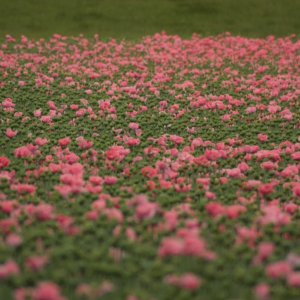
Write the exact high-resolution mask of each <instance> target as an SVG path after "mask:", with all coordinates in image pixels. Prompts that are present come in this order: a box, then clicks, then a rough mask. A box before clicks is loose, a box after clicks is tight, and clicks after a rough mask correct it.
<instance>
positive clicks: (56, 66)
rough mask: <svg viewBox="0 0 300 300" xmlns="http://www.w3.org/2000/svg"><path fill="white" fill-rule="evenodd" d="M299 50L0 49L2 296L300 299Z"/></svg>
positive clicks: (234, 42)
mask: <svg viewBox="0 0 300 300" xmlns="http://www.w3.org/2000/svg"><path fill="white" fill-rule="evenodd" d="M299 70H300V41H299V40H298V39H297V38H296V37H295V36H290V37H285V38H274V37H273V36H269V37H267V38H265V39H250V38H243V37H238V36H237V37H234V36H231V35H230V34H229V33H227V34H224V35H220V36H215V37H205V38H203V37H199V36H197V35H194V36H193V37H192V38H191V39H188V40H184V39H182V38H180V37H179V36H168V35H166V34H164V33H162V34H155V35H153V36H150V37H145V38H144V39H141V40H140V41H136V42H129V41H115V40H113V39H112V40H108V41H102V40H101V38H99V37H98V36H97V35H96V36H94V37H93V38H91V39H87V38H85V37H84V36H78V37H66V36H61V35H58V34H55V35H53V36H52V37H51V38H50V39H48V40H44V39H39V40H31V39H29V38H27V37H25V36H22V37H21V38H15V37H12V36H6V38H5V39H4V41H3V42H2V44H1V45H0V134H1V138H0V234H1V235H0V295H1V296H0V298H1V299H3V300H9V299H15V300H28V299H32V300H63V299H65V300H66V299H70V300H72V299H114V300H118V299H124V300H155V299H157V300H160V299H163V300H164V299H179V300H180V299H188V300H189V299H202V300H222V299H226V300H238V299H243V300H247V299H259V300H267V299H289V300H290V299H300V177H299V176H300V174H299V172H300V99H299V96H300V72H299Z"/></svg>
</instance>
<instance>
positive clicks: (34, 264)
mask: <svg viewBox="0 0 300 300" xmlns="http://www.w3.org/2000/svg"><path fill="white" fill-rule="evenodd" d="M47 263H48V258H47V257H46V256H32V257H29V258H27V259H26V262H25V265H26V267H27V268H28V269H29V270H30V271H32V272H36V271H39V270H41V269H43V267H44V266H45V265H46V264H47Z"/></svg>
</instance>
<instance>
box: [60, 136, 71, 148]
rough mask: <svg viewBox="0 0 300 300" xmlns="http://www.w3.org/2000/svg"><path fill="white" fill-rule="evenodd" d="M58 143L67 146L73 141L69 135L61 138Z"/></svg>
mask: <svg viewBox="0 0 300 300" xmlns="http://www.w3.org/2000/svg"><path fill="white" fill-rule="evenodd" d="M58 143H59V145H60V146H61V147H66V146H67V145H69V144H70V143H71V139H70V138H69V137H65V138H63V139H59V140H58Z"/></svg>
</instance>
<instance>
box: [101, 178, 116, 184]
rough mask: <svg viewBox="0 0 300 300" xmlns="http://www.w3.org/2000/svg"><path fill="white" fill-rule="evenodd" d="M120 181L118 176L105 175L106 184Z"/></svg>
mask: <svg viewBox="0 0 300 300" xmlns="http://www.w3.org/2000/svg"><path fill="white" fill-rule="evenodd" d="M117 182H118V178H117V177H115V176H105V177H104V184H107V185H114V184H116V183H117Z"/></svg>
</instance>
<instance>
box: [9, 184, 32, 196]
mask: <svg viewBox="0 0 300 300" xmlns="http://www.w3.org/2000/svg"><path fill="white" fill-rule="evenodd" d="M11 189H12V190H14V191H17V192H18V193H19V194H27V193H28V194H34V193H35V191H36V187H35V186H34V185H32V184H27V183H18V184H13V185H11Z"/></svg>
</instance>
